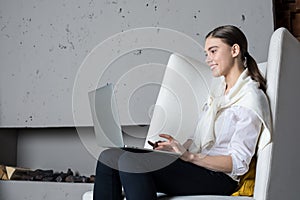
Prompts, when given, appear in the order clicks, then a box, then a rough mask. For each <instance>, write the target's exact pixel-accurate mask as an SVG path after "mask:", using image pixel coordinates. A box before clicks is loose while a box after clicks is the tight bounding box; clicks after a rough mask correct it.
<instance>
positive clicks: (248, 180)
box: [231, 156, 256, 197]
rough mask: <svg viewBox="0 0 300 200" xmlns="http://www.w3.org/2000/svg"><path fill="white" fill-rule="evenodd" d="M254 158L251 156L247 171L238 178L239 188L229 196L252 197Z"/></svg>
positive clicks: (254, 169)
mask: <svg viewBox="0 0 300 200" xmlns="http://www.w3.org/2000/svg"><path fill="white" fill-rule="evenodd" d="M255 171H256V156H253V158H252V160H251V162H250V166H249V170H248V172H247V173H246V174H244V175H243V176H242V177H241V178H240V183H239V187H238V188H237V190H236V191H235V192H234V193H233V194H232V195H231V196H251V197H252V196H253V193H254V185H255Z"/></svg>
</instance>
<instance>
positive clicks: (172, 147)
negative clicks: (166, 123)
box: [155, 134, 186, 154]
mask: <svg viewBox="0 0 300 200" xmlns="http://www.w3.org/2000/svg"><path fill="white" fill-rule="evenodd" d="M159 136H160V137H162V138H165V139H167V141H163V142H159V143H158V144H157V145H158V146H157V147H156V148H155V149H156V150H163V151H171V152H176V153H179V154H184V153H185V152H186V148H184V147H183V145H181V144H180V143H179V142H178V141H177V140H176V139H174V138H173V137H172V136H171V135H168V134H159Z"/></svg>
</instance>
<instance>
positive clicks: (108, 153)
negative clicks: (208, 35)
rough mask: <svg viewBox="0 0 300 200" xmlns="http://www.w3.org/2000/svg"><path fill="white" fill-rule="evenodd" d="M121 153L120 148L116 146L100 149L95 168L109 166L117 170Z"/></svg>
mask: <svg viewBox="0 0 300 200" xmlns="http://www.w3.org/2000/svg"><path fill="white" fill-rule="evenodd" d="M122 153H123V152H122V150H121V149H117V148H116V149H115V148H114V149H106V150H104V151H102V152H101V153H100V155H99V158H98V163H97V170H98V168H100V167H102V168H103V167H109V168H112V169H116V170H118V160H119V157H120V156H121V155H122Z"/></svg>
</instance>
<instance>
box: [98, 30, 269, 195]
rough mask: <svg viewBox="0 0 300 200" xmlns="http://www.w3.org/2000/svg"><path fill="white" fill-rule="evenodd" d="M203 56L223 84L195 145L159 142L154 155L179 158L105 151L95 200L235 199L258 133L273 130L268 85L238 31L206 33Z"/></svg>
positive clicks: (171, 140) (214, 94)
mask: <svg viewBox="0 0 300 200" xmlns="http://www.w3.org/2000/svg"><path fill="white" fill-rule="evenodd" d="M205 52H206V63H207V64H208V66H209V67H210V68H211V71H212V74H213V76H215V77H220V76H221V77H223V78H224V79H223V82H222V83H221V84H220V85H218V86H217V87H216V88H215V89H214V90H213V92H212V94H211V96H210V98H208V99H210V100H209V102H207V103H206V104H205V106H204V110H203V115H202V117H201V120H200V121H199V124H198V126H197V129H196V131H195V135H194V137H193V138H192V139H190V140H188V141H186V142H185V143H184V144H180V143H179V142H178V141H177V140H176V139H175V138H173V137H172V136H170V135H168V134H160V136H161V137H162V138H163V139H164V140H165V141H163V142H157V143H156V147H155V149H157V150H165V151H172V152H177V153H179V154H180V156H178V157H176V156H173V155H166V154H161V153H154V154H153V153H151V154H150V153H133V152H127V151H123V150H117V149H114V150H113V149H110V150H105V151H103V152H102V153H101V155H100V157H99V161H98V164H97V170H96V181H95V186H94V200H109V199H122V195H121V188H122V186H123V188H124V191H125V196H126V199H127V200H141V199H143V200H148V199H149V200H153V199H157V197H156V194H157V192H162V193H166V194H168V195H171V196H172V195H231V194H232V193H233V192H234V191H235V189H236V187H237V185H238V181H239V176H241V175H243V174H245V173H246V172H247V171H248V168H249V164H250V161H251V158H252V157H253V155H254V153H255V150H256V146H257V141H258V137H259V135H260V133H261V131H262V130H264V129H266V130H269V127H270V126H269V125H270V113H269V105H268V100H267V97H266V95H265V91H266V81H265V79H264V78H263V77H262V76H261V74H260V72H259V70H258V67H257V64H256V62H255V60H254V59H253V58H252V57H251V56H250V55H249V53H248V44H247V39H246V37H245V35H244V34H243V33H242V31H241V30H240V29H238V28H237V27H235V26H231V25H227V26H221V27H218V28H216V29H214V30H213V31H211V32H210V33H208V35H207V36H206V40H205ZM265 142H268V141H265ZM260 145H264V144H260ZM162 162H164V163H168V164H164V165H163V166H162V165H161V163H162Z"/></svg>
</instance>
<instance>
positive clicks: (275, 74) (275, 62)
mask: <svg viewBox="0 0 300 200" xmlns="http://www.w3.org/2000/svg"><path fill="white" fill-rule="evenodd" d="M299 74H300V43H299V41H298V40H297V39H296V38H295V37H293V36H292V35H291V34H290V33H289V32H288V31H287V30H286V29H285V28H280V29H277V30H276V31H275V32H274V33H273V35H272V38H271V41H270V47H269V56H268V64H267V73H266V78H267V83H268V89H267V94H268V96H269V98H270V106H271V111H272V118H273V131H272V141H273V144H271V145H270V147H269V148H268V149H266V150H265V152H263V154H269V156H270V157H272V159H271V162H269V160H267V161H266V160H264V156H265V155H260V156H262V157H260V156H259V159H260V163H259V166H258V167H260V165H263V166H265V162H268V164H267V167H268V170H267V171H266V172H265V173H267V174H266V175H263V173H264V172H263V171H260V172H258V173H259V174H258V176H257V178H258V179H262V177H260V175H262V176H264V177H268V178H266V180H264V181H265V182H267V183H265V185H267V188H265V189H264V190H266V191H268V192H264V191H260V188H259V185H256V188H255V190H256V191H255V192H256V196H257V197H261V196H262V195H263V194H262V193H261V192H263V193H264V194H265V196H264V198H257V199H258V200H264V199H272V200H277V199H299V196H300V195H299V191H298V187H299V180H300V173H299V169H300V161H299V159H298V157H299V149H298V147H299V141H300V134H299V122H300V121H299V113H300V106H299V102H300V89H299V88H298V87H299V86H298V85H299ZM272 148H273V150H272ZM269 168H270V169H269ZM270 172H271V174H270Z"/></svg>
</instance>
